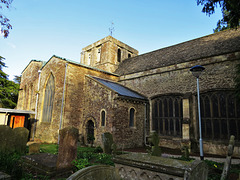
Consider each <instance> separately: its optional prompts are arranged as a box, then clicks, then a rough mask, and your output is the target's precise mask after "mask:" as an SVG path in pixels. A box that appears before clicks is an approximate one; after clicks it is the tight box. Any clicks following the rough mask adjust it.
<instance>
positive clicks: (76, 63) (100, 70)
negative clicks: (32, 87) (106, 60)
mask: <svg viewBox="0 0 240 180" xmlns="http://www.w3.org/2000/svg"><path fill="white" fill-rule="evenodd" d="M53 57H55V58H58V59H61V60H63V61H66V62H68V63H71V64H75V65H77V66H81V67H84V68H88V69H92V70H95V71H99V72H103V73H105V74H111V75H114V76H119V75H118V74H114V73H111V72H108V71H104V70H102V69H98V68H95V67H91V66H87V65H85V64H82V63H79V62H76V61H72V60H70V59H66V58H63V57H60V56H56V55H53V56H52V57H51V58H50V59H49V60H48V61H47V62H46V63H44V65H43V66H42V68H41V69H43V68H44V67H45V66H46V65H47V63H48V62H50V61H51V60H52V58H53Z"/></svg>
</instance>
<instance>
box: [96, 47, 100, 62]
mask: <svg viewBox="0 0 240 180" xmlns="http://www.w3.org/2000/svg"><path fill="white" fill-rule="evenodd" d="M100 59H101V48H98V50H97V62H100Z"/></svg>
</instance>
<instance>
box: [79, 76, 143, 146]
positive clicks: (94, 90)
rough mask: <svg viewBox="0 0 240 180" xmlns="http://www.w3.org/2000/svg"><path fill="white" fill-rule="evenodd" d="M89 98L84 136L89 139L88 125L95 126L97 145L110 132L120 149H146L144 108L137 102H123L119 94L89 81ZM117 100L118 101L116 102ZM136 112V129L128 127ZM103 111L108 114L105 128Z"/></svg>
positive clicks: (87, 81) (86, 97)
mask: <svg viewBox="0 0 240 180" xmlns="http://www.w3.org/2000/svg"><path fill="white" fill-rule="evenodd" d="M85 90H86V96H85V103H84V106H85V107H84V117H83V118H84V122H83V126H82V133H83V136H84V137H85V139H86V124H87V121H88V120H92V121H93V122H94V126H95V128H94V134H95V143H96V144H98V145H100V144H101V134H102V133H104V132H110V133H112V134H113V140H114V142H115V143H116V144H117V147H118V148H122V147H124V148H128V147H129V148H130V147H138V146H142V145H143V123H144V112H145V111H144V108H145V106H144V104H143V103H140V102H138V101H135V102H134V101H130V100H121V99H119V98H117V97H118V96H117V94H116V93H115V92H113V91H111V90H109V89H108V88H107V87H105V86H103V85H101V84H99V83H98V82H96V81H95V80H93V79H92V78H90V77H86V84H85ZM116 98H117V99H116ZM130 108H134V109H135V110H136V113H135V120H136V122H135V126H134V127H129V110H130ZM101 110H104V111H105V112H106V123H105V126H102V125H101Z"/></svg>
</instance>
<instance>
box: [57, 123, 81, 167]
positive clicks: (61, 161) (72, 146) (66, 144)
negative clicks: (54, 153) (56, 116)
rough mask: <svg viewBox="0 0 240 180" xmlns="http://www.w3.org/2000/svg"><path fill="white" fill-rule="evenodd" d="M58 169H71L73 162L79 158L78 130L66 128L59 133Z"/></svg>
mask: <svg viewBox="0 0 240 180" xmlns="http://www.w3.org/2000/svg"><path fill="white" fill-rule="evenodd" d="M59 134H60V141H59V148H58V158H57V168H58V169H62V168H71V167H72V161H73V160H74V159H76V157H77V142H78V137H79V135H78V134H79V133H78V129H76V128H74V127H66V128H64V129H62V130H60V132H59Z"/></svg>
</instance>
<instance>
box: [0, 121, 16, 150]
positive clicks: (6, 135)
mask: <svg viewBox="0 0 240 180" xmlns="http://www.w3.org/2000/svg"><path fill="white" fill-rule="evenodd" d="M14 141H15V140H14V134H13V130H12V128H10V127H9V126H6V125H0V144H1V146H0V153H11V152H14V151H15V149H14Z"/></svg>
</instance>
